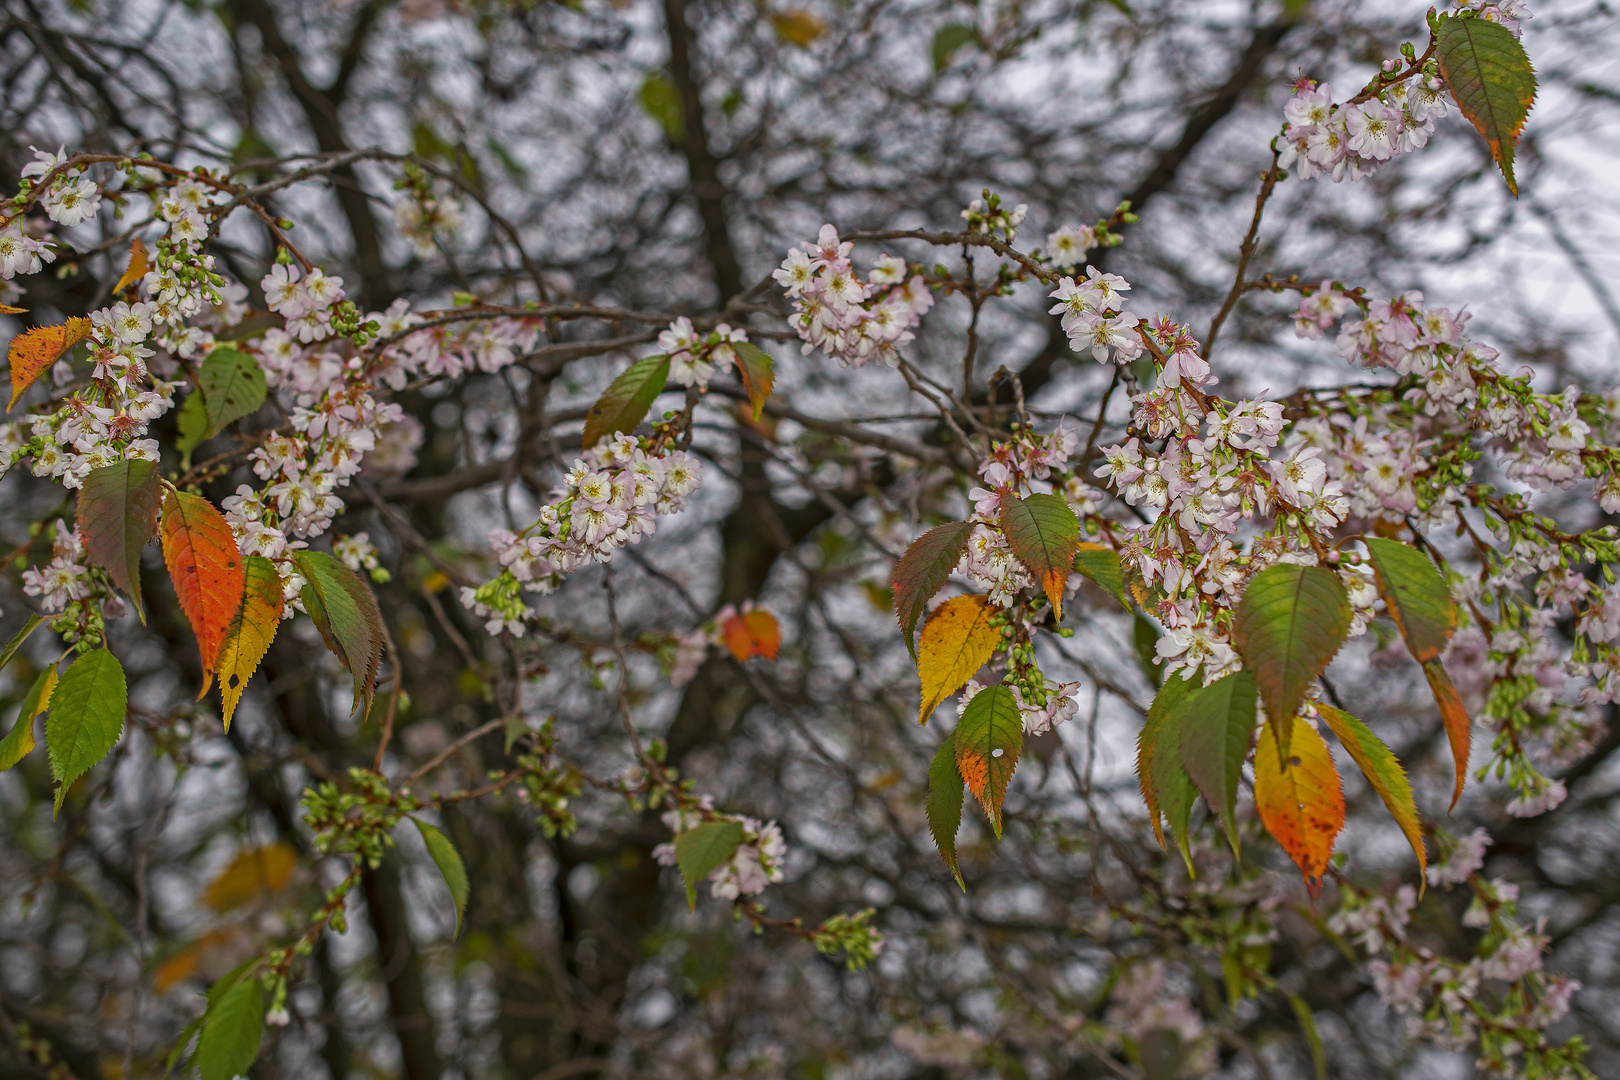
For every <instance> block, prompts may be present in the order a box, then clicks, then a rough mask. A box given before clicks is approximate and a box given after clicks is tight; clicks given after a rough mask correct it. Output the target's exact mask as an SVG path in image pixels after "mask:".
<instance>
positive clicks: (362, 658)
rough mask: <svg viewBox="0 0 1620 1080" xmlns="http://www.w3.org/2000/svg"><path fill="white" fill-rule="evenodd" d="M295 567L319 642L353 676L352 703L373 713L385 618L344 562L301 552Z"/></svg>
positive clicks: (374, 598)
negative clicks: (301, 577)
mask: <svg viewBox="0 0 1620 1080" xmlns="http://www.w3.org/2000/svg"><path fill="white" fill-rule="evenodd" d="M293 565H294V566H295V567H297V568H298V572H299V573H300V574H302V575H304V581H305V585H304V590H303V592H302V593H301V594H300V596H301V598H302V599H303V601H304V610H305V611H307V612H309V617H310V618H311V619H312V620H314V622H315V628H316V629H317V630H319V631H320V632H321V640H322V641H324V642H326V647H327V648H328V649H330V650H331V651H332V654H333V655H334V656H336V657H337V658H338V659H339V660H340V661H342V663H343V666H344V667H346V668H348V669H349V674H350V676H352V677H353V679H354V707H355V708H356V709H359V708H362V707H364V709H365V711H364V712H362V713H361V714H360V715H361V716H370V715H371V701H372V698H373V697H374V696H375V695H376V692H377V667H378V665H379V664H380V663H381V662H382V650H383V622H382V613H381V612H380V611H378V610H377V598H376V597H375V596H373V595H372V592H371V586H369V585H367V584H366V583H365V582H364V581H363V580H361V578H360V575H358V574H356V573H355V572H354V571H353V570H350V569H349V568H348V567H347V566H344V565H343V563H341V562H339V561H338V560H337V559H335V558H333V557H332V556H330V555H327V554H325V553H324V552H320V551H300V552H297V553H295V554H294V555H293Z"/></svg>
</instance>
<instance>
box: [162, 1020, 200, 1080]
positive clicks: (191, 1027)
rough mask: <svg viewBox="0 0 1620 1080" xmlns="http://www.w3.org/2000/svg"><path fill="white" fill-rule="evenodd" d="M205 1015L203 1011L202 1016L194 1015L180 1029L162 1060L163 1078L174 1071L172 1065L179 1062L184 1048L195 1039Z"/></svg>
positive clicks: (184, 1050) (183, 1053) (184, 1051)
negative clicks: (166, 1055) (193, 1017)
mask: <svg viewBox="0 0 1620 1080" xmlns="http://www.w3.org/2000/svg"><path fill="white" fill-rule="evenodd" d="M207 1015H208V1014H207V1013H204V1014H203V1015H202V1016H199V1017H196V1018H195V1019H193V1020H192V1021H191V1023H189V1024H187V1025H186V1026H185V1027H184V1028H182V1029H181V1031H180V1038H179V1039H177V1040H175V1044H174V1046H173V1047H172V1048H171V1049H170V1050H169V1056H168V1057H167V1058H166V1059H164V1062H163V1076H164V1078H165V1080H167V1078H168V1077H169V1076H171V1075H172V1074H173V1073H174V1067H175V1066H176V1065H178V1064H180V1059H181V1058H182V1057H184V1056H185V1053H186V1048H187V1047H188V1046H190V1045H191V1040H192V1039H195V1038H196V1037H197V1032H198V1031H200V1030H202V1025H203V1019H204V1018H205V1017H206V1016H207Z"/></svg>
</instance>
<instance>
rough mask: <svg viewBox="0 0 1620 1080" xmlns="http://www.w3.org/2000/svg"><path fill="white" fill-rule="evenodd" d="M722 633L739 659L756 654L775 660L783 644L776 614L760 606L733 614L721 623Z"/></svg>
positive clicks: (733, 653)
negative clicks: (739, 613)
mask: <svg viewBox="0 0 1620 1080" xmlns="http://www.w3.org/2000/svg"><path fill="white" fill-rule="evenodd" d="M720 633H721V635H722V636H724V638H725V639H726V648H728V649H730V650H731V655H732V656H735V657H736V658H737V659H738V660H748V659H751V658H753V657H755V656H763V657H764V658H765V659H767V660H775V659H776V651H777V649H779V648H781V646H782V629H781V627H779V626H777V625H776V616H775V615H772V614H771V613H770V612H768V611H764V610H762V609H759V608H755V609H754V610H753V611H745V612H743V613H742V614H741V615H733V616H731V617H730V618H728V619H727V620H726V621H725V622H724V623H722V624H721V625H720Z"/></svg>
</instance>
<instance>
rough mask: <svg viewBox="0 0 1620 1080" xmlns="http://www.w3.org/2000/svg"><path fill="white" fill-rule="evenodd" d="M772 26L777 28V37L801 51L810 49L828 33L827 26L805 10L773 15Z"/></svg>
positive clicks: (797, 9)
mask: <svg viewBox="0 0 1620 1080" xmlns="http://www.w3.org/2000/svg"><path fill="white" fill-rule="evenodd" d="M771 26H772V27H774V28H775V30H776V36H777V37H779V38H781V39H782V40H783V41H785V42H787V43H788V44H789V45H797V46H798V47H799V48H801V49H808V48H809V47H810V46H811V45H813V44H814V43H815V41H816V39H817V38H819V37H821V35H822V34H825V33H826V32H827V24H826V23H824V22H822V21H821V20H820V19H818V18H816V17H815V16H814V15H812V14H810V13H809V12H808V11H805V10H804V9H803V8H790V9H789V10H787V11H784V12H781V13H779V14H776V15H772V16H771Z"/></svg>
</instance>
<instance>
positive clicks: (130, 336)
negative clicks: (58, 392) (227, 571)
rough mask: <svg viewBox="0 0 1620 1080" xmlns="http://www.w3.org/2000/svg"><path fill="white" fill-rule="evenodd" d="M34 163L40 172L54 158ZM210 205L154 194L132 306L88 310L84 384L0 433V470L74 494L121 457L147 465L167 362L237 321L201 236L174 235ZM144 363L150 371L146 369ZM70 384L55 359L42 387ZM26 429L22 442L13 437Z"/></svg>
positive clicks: (202, 194)
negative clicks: (25, 464)
mask: <svg viewBox="0 0 1620 1080" xmlns="http://www.w3.org/2000/svg"><path fill="white" fill-rule="evenodd" d="M40 156H41V157H42V158H48V159H49V163H48V162H47V161H45V160H42V161H40V162H37V163H36V164H37V166H38V169H39V174H40V175H43V174H44V173H45V172H48V171H49V170H50V169H51V168H54V167H55V164H58V163H59V161H58V159H57V158H56V157H55V156H51V155H40ZM216 198H217V196H216V194H215V192H214V191H213V189H211V188H210V187H208V186H207V185H205V184H203V183H201V182H199V181H195V180H189V179H188V180H183V181H181V182H179V183H176V184H174V185H173V186H172V189H170V190H169V191H167V192H165V193H164V194H163V196H162V197H159V196H156V195H155V196H154V202H155V204H156V205H155V207H154V211H155V212H154V217H155V219H156V220H157V221H159V222H162V223H163V224H164V232H165V235H163V236H162V237H161V238H159V239H158V240H157V241H156V244H155V251H154V252H153V255H152V259H151V261H150V263H149V264H148V266H149V269H148V271H147V273H146V274H145V275H144V277H142V278H141V279H140V281H139V283H138V286H137V287H138V292H139V296H140V297H141V298H140V299H133V300H131V301H122V300H120V301H117V302H115V303H114V304H112V305H111V306H109V307H106V308H102V309H100V310H98V311H95V312H92V313H91V316H90V324H91V329H90V333H89V335H88V337H87V348H88V360H89V363H90V367H91V370H90V372H89V383H88V385H87V386H85V387H82V388H78V389H73V390H71V391H69V392H68V393H67V394H66V396H65V397H63V398H61V399H60V400H59V401H58V402H56V403H55V404H54V406H53V407H51V408H50V409H49V411H45V412H36V413H33V414H32V415H30V416H29V417H27V418H26V419H24V420H21V421H17V422H15V423H13V424H11V425H7V427H6V428H5V429H4V430H3V431H0V453H3V454H4V455H5V459H4V462H3V464H4V465H5V466H6V467H9V466H11V465H14V464H16V463H17V462H18V461H20V460H23V459H25V458H26V459H30V460H31V461H32V471H33V473H34V475H35V476H41V477H51V478H54V479H56V480H58V481H60V482H61V483H62V484H63V485H64V486H65V487H68V488H77V487H79V486H80V484H81V483H82V482H83V480H84V478H85V477H86V476H87V475H89V473H90V471H91V470H92V469H96V468H100V467H102V466H104V465H111V464H116V463H117V462H119V461H124V460H130V459H145V460H148V461H156V460H157V457H158V444H157V441H156V440H155V439H151V438H147V437H146V435H147V429H148V426H149V425H150V424H151V422H152V421H154V420H156V419H157V418H158V417H159V416H161V415H163V414H164V413H165V412H167V411H168V410H169V409H170V408H171V407H172V405H173V403H174V394H175V391H176V390H177V389H178V387H179V384H178V383H176V382H173V381H169V379H168V378H167V377H166V376H167V375H172V374H173V373H174V372H175V363H174V360H173V359H172V358H174V357H179V358H181V359H187V358H190V357H191V356H193V355H196V354H197V353H198V351H199V350H202V351H206V350H208V349H209V348H211V347H212V344H213V342H214V330H216V329H224V328H225V327H227V326H230V325H234V324H235V323H236V322H239V321H240V320H241V318H242V315H243V314H244V313H245V310H246V309H245V307H244V306H243V305H242V303H241V300H242V298H244V297H245V296H246V290H245V289H244V288H242V287H241V286H240V285H235V284H232V283H229V282H227V281H226V280H225V278H224V277H222V276H221V275H220V274H218V273H216V272H215V270H214V257H213V256H212V255H207V254H204V253H203V252H202V251H201V248H200V240H201V239H202V236H203V235H205V234H206V229H204V230H203V231H202V234H198V233H197V231H196V230H195V229H190V228H178V227H177V226H178V225H181V224H182V223H184V222H187V221H191V220H193V219H198V220H200V215H201V213H202V209H203V208H206V207H210V206H212V205H213V204H214V201H215V199H216ZM152 364H157V365H159V367H158V369H157V370H154V369H153V367H152V366H151V365H152ZM77 378H78V375H77V374H76V372H75V370H74V368H73V365H72V361H71V360H70V359H68V358H66V357H64V359H62V360H59V361H58V362H57V363H56V365H55V367H54V368H53V370H52V382H53V383H54V384H55V385H56V386H58V387H63V386H67V385H69V384H72V383H74V382H75V381H76V380H77ZM24 430H26V432H27V434H26V436H25V435H24V434H23V432H24Z"/></svg>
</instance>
